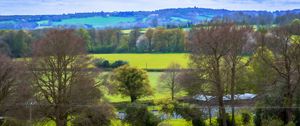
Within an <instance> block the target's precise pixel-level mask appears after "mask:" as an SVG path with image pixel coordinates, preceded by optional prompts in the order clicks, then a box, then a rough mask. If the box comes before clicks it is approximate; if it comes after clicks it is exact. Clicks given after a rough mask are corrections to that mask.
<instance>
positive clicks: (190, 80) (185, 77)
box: [178, 69, 213, 125]
mask: <svg viewBox="0 0 300 126" xmlns="http://www.w3.org/2000/svg"><path fill="white" fill-rule="evenodd" d="M202 73H203V72H201V70H200V71H199V70H198V69H190V70H185V71H183V72H181V73H180V75H179V76H178V81H179V84H180V86H181V87H182V88H183V90H185V91H186V92H187V93H188V94H189V95H190V96H198V95H201V96H203V97H204V99H205V100H203V101H205V102H206V104H204V105H205V106H206V107H207V108H208V117H209V124H210V125H212V113H211V98H212V97H210V96H212V95H213V94H212V90H211V89H212V87H211V84H209V83H207V81H206V80H205V78H204V75H203V74H202Z"/></svg>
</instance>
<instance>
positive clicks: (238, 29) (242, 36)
mask: <svg viewBox="0 0 300 126" xmlns="http://www.w3.org/2000/svg"><path fill="white" fill-rule="evenodd" d="M251 32H252V28H251V27H248V26H237V25H232V27H231V29H230V31H228V32H226V33H224V35H225V36H227V37H229V41H228V42H229V43H228V44H229V46H230V48H229V52H228V54H227V55H226V56H225V57H224V59H225V62H226V63H225V64H226V67H227V68H226V69H228V71H229V72H228V73H229V77H228V80H229V82H228V83H229V87H230V91H229V92H230V95H231V115H232V126H234V125H235V111H234V110H235V109H234V107H235V102H234V101H235V99H234V96H235V94H236V86H237V80H238V79H239V78H241V77H240V76H241V74H238V73H239V72H240V70H244V69H243V68H244V67H246V66H247V64H249V61H250V59H249V60H248V61H247V62H245V61H243V59H244V55H245V54H246V52H249V51H248V50H249V49H250V48H251V43H250V41H251V39H249V38H251V37H250V36H251Z"/></svg>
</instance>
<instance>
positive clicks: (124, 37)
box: [0, 28, 185, 57]
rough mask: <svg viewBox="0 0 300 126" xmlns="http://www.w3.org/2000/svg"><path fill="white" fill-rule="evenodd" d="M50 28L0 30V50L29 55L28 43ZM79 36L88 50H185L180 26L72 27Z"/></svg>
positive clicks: (29, 44)
mask: <svg viewBox="0 0 300 126" xmlns="http://www.w3.org/2000/svg"><path fill="white" fill-rule="evenodd" d="M49 30H51V29H41V30H33V31H26V30H17V31H16V30H2V31H0V52H1V53H5V54H7V55H9V56H12V57H25V56H31V54H32V48H31V45H32V44H33V43H34V42H36V41H37V40H39V39H41V38H42V37H44V36H45V35H46V33H47V31H49ZM74 32H75V33H76V35H77V36H79V37H81V38H82V39H83V40H84V41H85V42H86V45H85V46H84V47H86V48H87V51H88V52H89V53H129V52H130V53H145V52H147V53H152V52H161V53H165V52H184V51H185V32H184V31H183V30H182V29H177V28H175V29H165V28H156V29H148V30H147V31H146V33H142V32H141V29H138V28H135V29H133V30H132V31H131V32H130V33H129V34H125V33H123V32H122V31H121V30H120V29H106V30H85V29H79V30H74Z"/></svg>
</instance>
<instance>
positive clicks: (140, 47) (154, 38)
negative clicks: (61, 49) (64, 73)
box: [79, 28, 185, 53]
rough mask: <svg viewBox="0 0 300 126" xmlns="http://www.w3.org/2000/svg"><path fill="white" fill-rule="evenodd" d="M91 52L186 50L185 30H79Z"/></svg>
mask: <svg viewBox="0 0 300 126" xmlns="http://www.w3.org/2000/svg"><path fill="white" fill-rule="evenodd" d="M79 34H80V36H82V38H84V40H85V41H86V42H87V48H88V51H89V52H90V53H115V52H117V53H128V52H131V53H144V52H147V53H152V52H163V53H164V52H184V51H185V32H184V31H183V30H182V29H177V28H175V29H165V28H156V29H148V30H147V31H146V32H145V33H142V32H141V29H138V28H134V29H133V30H131V31H130V33H129V34H124V33H122V31H121V30H119V29H108V30H84V29H80V30H79Z"/></svg>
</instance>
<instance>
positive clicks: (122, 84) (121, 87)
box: [111, 65, 152, 102]
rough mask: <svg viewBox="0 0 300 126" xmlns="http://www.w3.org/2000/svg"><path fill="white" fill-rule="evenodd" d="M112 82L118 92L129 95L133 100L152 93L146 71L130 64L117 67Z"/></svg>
mask: <svg viewBox="0 0 300 126" xmlns="http://www.w3.org/2000/svg"><path fill="white" fill-rule="evenodd" d="M111 82H112V85H113V87H115V88H116V90H117V91H118V93H121V94H122V95H124V96H129V97H130V99H131V102H135V101H136V100H137V99H138V98H140V97H142V96H147V95H151V94H152V90H151V87H150V84H149V79H148V75H147V73H146V71H144V70H141V69H138V68H135V67H130V66H129V65H124V66H122V67H119V68H117V69H115V70H114V71H113V73H112V76H111Z"/></svg>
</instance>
